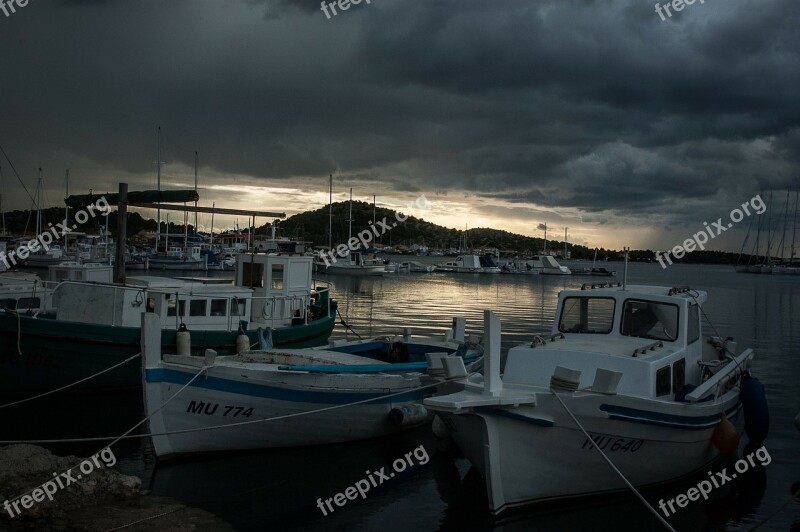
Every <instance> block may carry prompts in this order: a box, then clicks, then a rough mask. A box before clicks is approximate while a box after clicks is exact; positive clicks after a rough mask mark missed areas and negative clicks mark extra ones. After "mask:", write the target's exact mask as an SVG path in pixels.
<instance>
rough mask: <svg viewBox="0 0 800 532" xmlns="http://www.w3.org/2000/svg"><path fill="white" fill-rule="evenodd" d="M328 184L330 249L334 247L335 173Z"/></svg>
mask: <svg viewBox="0 0 800 532" xmlns="http://www.w3.org/2000/svg"><path fill="white" fill-rule="evenodd" d="M328 179H329V185H328V249H329V250H331V249H333V174H331V175H330V176H329V178H328Z"/></svg>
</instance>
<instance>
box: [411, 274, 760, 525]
mask: <svg viewBox="0 0 800 532" xmlns="http://www.w3.org/2000/svg"><path fill="white" fill-rule="evenodd" d="M706 299H707V296H706V294H705V293H704V292H701V291H695V290H689V289H688V288H665V287H654V286H628V287H617V286H615V287H609V286H605V287H602V288H595V289H591V288H590V289H586V290H567V291H563V292H561V293H560V294H559V302H558V308H557V311H556V316H557V318H556V321H555V323H554V325H553V330H552V333H553V334H552V337H550V338H547V339H543V338H535V339H534V341H533V342H532V343H530V344H526V345H522V346H518V347H514V348H512V349H510V350H509V352H508V357H507V359H506V365H505V371H504V374H503V377H502V379H501V377H500V372H499V364H500V360H499V358H500V354H499V341H500V340H499V336H500V323H499V321H498V320H497V318H496V317H495V316H494V315H493V314H492V313H491V312H490V311H487V312H486V320H487V325H486V326H485V327H486V329H487V331H488V334H489V336H490V339H489V340H487V341H486V350H487V357H486V359H485V360H484V363H485V366H486V372H485V375H484V377H482V378H481V379H471V380H470V381H468V382H467V383H466V387H465V389H464V390H463V391H460V392H457V393H454V394H451V395H447V396H440V397H434V398H430V399H426V400H425V406H426V407H427V408H430V409H432V410H434V411H436V412H437V413H438V414H439V415H440V416H441V417H442V419H443V421H444V423H445V424H446V425H447V426H448V427H449V428H450V434H451V436H452V437H453V439H454V440H455V441H456V443H457V444H458V445H459V447H460V448H461V449H462V450H463V452H464V454H465V455H466V456H467V458H468V459H469V460H470V461H471V462H472V464H473V466H474V467H475V468H477V470H478V471H479V472H480V474H481V475H482V476H483V478H484V479H485V481H486V487H487V493H488V498H489V501H488V502H489V507H490V509H491V511H492V513H495V514H499V513H502V512H505V511H507V510H509V509H511V508H514V507H517V506H522V505H526V504H531V503H542V502H546V501H552V500H555V499H563V498H570V497H578V496H585V495H591V494H599V493H608V492H613V491H619V490H623V489H626V485H625V484H624V482H623V480H622V479H621V478H620V477H619V476H618V475H617V474H616V473H615V472H614V471H613V470H612V469H611V468H610V467H609V466H608V464H607V463H605V461H604V460H603V459H602V457H601V456H599V454H598V452H597V449H595V447H597V448H599V449H601V450H603V451H604V452H605V453H606V454H607V455H608V456H609V457H610V459H611V460H612V461H613V463H614V464H615V465H616V467H617V468H618V469H619V470H620V471H621V472H622V474H624V475H625V477H627V479H628V480H629V481H630V482H631V483H632V484H633V485H635V486H649V485H654V484H658V483H662V482H667V481H670V480H675V479H678V478H680V477H683V476H685V475H688V474H691V473H694V472H697V471H699V470H703V469H704V468H706V467H707V466H708V464H709V463H710V462H711V461H712V460H713V459H715V458H716V457H717V456H718V455H719V454H720V450H719V449H718V448H717V447H715V445H714V444H713V443H712V435H713V434H714V432H715V429H716V427H717V426H718V425H720V424H721V419H723V418H725V417H727V418H730V419H732V420H733V419H735V418H736V416H737V415H738V413H739V411H740V410H741V409H742V405H743V402H745V403H746V401H748V400H750V401H752V402H754V403H759V404H762V405H763V409H761V408H760V407H758V408H752V409H750V411H751V412H759V411H760V412H761V414H759V415H760V416H761V417H760V418H758V417H757V416H756V415H755V414H754V417H752V418H750V419H747V420H746V425H747V426H748V427H759V426H761V427H764V421H765V420H764V419H763V416H764V413H765V412H766V399H765V396H764V394H763V388H761V387H760V384H758V381H756V380H755V379H753V378H751V377H749V376H748V375H747V374H748V367H749V365H750V362H751V361H752V359H753V356H754V355H753V351H752V350H751V349H747V350H745V351H744V352H741V353H737V352H736V345H735V343H734V342H732V341H722V340H721V339H719V338H710V339H709V338H705V337H703V335H702V333H701V321H700V316H701V313H700V306H701V305H702V304H703V303H704V302H705V301H706ZM745 388H749V391H748V392H747V393H745V392H744V390H745ZM759 390H760V391H759ZM740 392H741V397H740ZM748 397H749V399H747V398H748ZM745 411H746V412H747V411H748V409H746V410H745ZM573 416H574V417H573ZM575 420H577V422H579V423H580V426H578V425H576V421H575ZM767 423H768V421H767ZM767 426H768V424H767ZM748 435H749V436H750V439H751V443H753V442H754V440H755V444H756V445H759V444H760V441H762V440H763V439H764V437H766V431H765V430H756V429H755V428H754V429H753V434H751V433H750V432H748ZM737 443H738V438H737V439H735V440H734V442H733V447H734V448H735V446H736V444H737Z"/></svg>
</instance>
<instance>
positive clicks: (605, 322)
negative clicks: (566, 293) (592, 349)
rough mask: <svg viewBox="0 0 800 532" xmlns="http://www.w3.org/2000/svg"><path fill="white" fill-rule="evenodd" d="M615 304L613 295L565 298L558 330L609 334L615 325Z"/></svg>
mask: <svg viewBox="0 0 800 532" xmlns="http://www.w3.org/2000/svg"><path fill="white" fill-rule="evenodd" d="M615 304H616V301H615V300H614V298H612V297H568V298H566V299H564V306H563V307H562V311H561V320H560V322H559V324H558V330H559V331H561V332H565V333H566V332H569V333H589V334H608V333H610V332H611V329H612V328H613V327H614V306H615Z"/></svg>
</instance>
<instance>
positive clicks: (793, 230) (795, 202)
mask: <svg viewBox="0 0 800 532" xmlns="http://www.w3.org/2000/svg"><path fill="white" fill-rule="evenodd" d="M798 195H800V190H795V191H794V226H793V228H792V255H791V257H789V262H794V253H795V242H797V240H796V238H797V200H798ZM5 231H6V225H5V218H4V219H3V232H4V233H5Z"/></svg>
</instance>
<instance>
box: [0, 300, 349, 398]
mask: <svg viewBox="0 0 800 532" xmlns="http://www.w3.org/2000/svg"><path fill="white" fill-rule="evenodd" d="M332 308H333V307H332ZM333 315H335V314H334V311H332V312H331V315H330V316H324V317H320V318H318V319H316V320H313V321H311V322H309V323H307V324H300V325H293V326H291V327H283V328H279V329H275V330H273V332H272V339H273V344H274V345H275V347H283V348H295V349H296V348H305V347H318V346H323V345H326V344H327V343H328V338H329V337H330V334H331V332H332V331H333V327H334V325H335V321H334V318H333ZM190 333H191V338H192V352H193V354H202V353H203V352H204V351H205V350H206V349H214V350H216V351H217V353H218V354H219V355H231V354H234V353H235V345H236V336H237V335H238V332H231V331H208V330H206V331H190ZM246 334H247V335H248V337H249V338H250V345H257V342H258V335H257V331H256V330H251V331H246ZM175 335H176V331H174V330H163V331H162V333H161V343H162V347H163V349H164V352H167V353H169V352H172V353H174V352H175V343H176V342H175ZM140 337H141V330H140V328H138V327H113V326H109V325H94V324H87V323H76V322H66V321H58V320H55V319H53V318H52V317H45V316H39V317H37V318H33V317H32V316H28V315H25V314H20V315H16V314H13V313H8V312H5V311H0V394H32V393H39V392H45V391H49V390H53V389H55V388H59V387H61V386H66V385H68V384H72V383H74V382H77V381H79V380H81V379H84V378H86V377H88V376H90V375H94V374H96V373H98V372H101V371H103V370H105V369H108V368H110V367H112V366H114V365H115V364H119V363H120V362H122V361H124V360H125V359H127V358H129V357H131V356H133V355H136V354H137V353H139V352H140V350H141V348H140ZM20 352H21V353H22V354H19V353H20ZM140 368H141V360H140V359H139V358H135V359H133V360H131V361H129V362H127V363H125V364H123V365H121V366H120V367H118V368H115V369H113V370H111V371H108V372H106V373H103V374H102V375H99V376H97V377H95V378H93V379H91V380H88V381H86V382H84V383H81V384H79V385H77V386H75V387H73V388H70V390H82V391H90V390H91V391H108V390H122V389H131V388H141V371H140Z"/></svg>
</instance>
